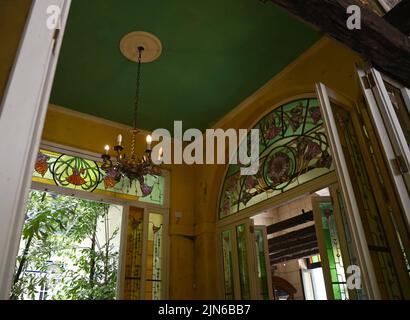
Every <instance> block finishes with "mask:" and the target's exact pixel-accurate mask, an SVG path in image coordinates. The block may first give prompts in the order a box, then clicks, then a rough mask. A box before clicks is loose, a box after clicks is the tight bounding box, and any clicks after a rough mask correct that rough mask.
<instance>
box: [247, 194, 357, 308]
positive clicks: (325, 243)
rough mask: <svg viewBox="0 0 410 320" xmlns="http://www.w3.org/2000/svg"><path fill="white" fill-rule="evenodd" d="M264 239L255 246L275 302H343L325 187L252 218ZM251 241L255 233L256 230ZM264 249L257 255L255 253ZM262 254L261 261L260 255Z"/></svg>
mask: <svg viewBox="0 0 410 320" xmlns="http://www.w3.org/2000/svg"><path fill="white" fill-rule="evenodd" d="M251 219H252V220H253V225H254V228H255V231H258V230H261V231H263V232H260V235H261V236H262V235H264V236H265V237H266V241H265V246H264V247H262V246H258V245H257V250H258V252H260V254H258V255H257V260H258V262H257V265H258V269H260V267H259V266H260V265H262V264H264V261H262V260H265V265H266V269H267V277H269V276H270V278H271V279H270V280H271V281H265V282H264V281H261V283H263V284H268V285H270V286H271V287H272V296H273V299H275V300H327V299H337V300H346V299H348V298H349V294H348V290H347V287H346V275H345V269H344V264H343V259H342V251H341V241H340V236H339V233H340V232H338V229H337V227H336V221H335V215H334V209H333V204H332V201H331V197H330V189H329V188H325V189H322V190H320V191H317V192H314V193H312V194H305V195H303V196H300V197H298V198H295V199H293V200H291V201H288V202H286V203H282V204H280V205H278V206H275V207H273V208H270V209H267V210H264V211H263V212H261V213H258V214H256V215H254V216H253V217H252V218H251ZM255 238H256V243H259V242H260V241H258V232H256V237H255ZM262 248H264V250H263V253H262V252H261V251H262V250H261V249H262ZM263 255H264V257H263Z"/></svg>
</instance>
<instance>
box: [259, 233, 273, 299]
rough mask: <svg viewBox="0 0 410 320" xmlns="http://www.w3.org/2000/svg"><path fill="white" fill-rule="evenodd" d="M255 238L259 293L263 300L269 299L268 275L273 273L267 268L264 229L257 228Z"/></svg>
mask: <svg viewBox="0 0 410 320" xmlns="http://www.w3.org/2000/svg"><path fill="white" fill-rule="evenodd" d="M255 240H256V252H257V260H258V261H257V262H258V279H259V284H260V285H259V287H260V293H259V295H260V297H261V298H262V299H263V300H269V288H268V285H269V282H268V277H270V276H271V273H270V270H266V259H265V238H264V233H263V230H262V229H259V228H255Z"/></svg>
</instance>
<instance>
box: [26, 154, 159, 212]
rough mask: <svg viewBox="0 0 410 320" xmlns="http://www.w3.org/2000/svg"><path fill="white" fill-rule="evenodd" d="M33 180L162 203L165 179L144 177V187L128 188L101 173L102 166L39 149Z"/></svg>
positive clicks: (111, 195)
mask: <svg viewBox="0 0 410 320" xmlns="http://www.w3.org/2000/svg"><path fill="white" fill-rule="evenodd" d="M32 180H33V181H36V182H40V183H44V184H50V185H57V186H59V187H63V188H69V189H75V190H81V191H87V192H93V193H98V194H104V195H108V196H110V197H112V198H124V199H129V200H138V201H141V202H148V203H155V204H159V205H162V204H163V203H164V188H165V184H164V182H165V180H164V177H162V176H160V177H155V176H151V175H147V176H145V177H144V184H143V185H141V184H140V183H135V184H133V185H132V186H130V184H129V181H128V180H127V179H126V178H123V179H121V180H120V181H117V180H115V179H113V177H111V176H110V175H109V174H106V173H105V172H104V171H103V170H101V163H100V162H96V161H93V160H89V159H84V158H79V157H75V156H70V155H66V154H61V153H57V152H51V151H48V150H40V152H39V154H38V156H37V160H36V163H35V167H34V172H33V178H32Z"/></svg>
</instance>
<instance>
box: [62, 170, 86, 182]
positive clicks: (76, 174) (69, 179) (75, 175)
mask: <svg viewBox="0 0 410 320" xmlns="http://www.w3.org/2000/svg"><path fill="white" fill-rule="evenodd" d="M81 174H84V169H81V170H80V171H78V170H77V169H74V170H73V174H72V175H71V176H69V177H67V178H66V180H67V182H69V183H71V184H72V185H75V186H82V185H84V184H86V183H87V181H85V179H84V178H83V177H82V176H81Z"/></svg>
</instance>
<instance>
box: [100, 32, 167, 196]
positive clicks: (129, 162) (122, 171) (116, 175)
mask: <svg viewBox="0 0 410 320" xmlns="http://www.w3.org/2000/svg"><path fill="white" fill-rule="evenodd" d="M134 34H136V33H134ZM139 34H145V33H142V32H140V33H139ZM148 35H149V34H148ZM124 39H125V40H126V44H128V45H130V44H131V45H132V43H133V42H134V44H135V39H130V38H127V39H128V40H127V39H126V38H124ZM134 48H135V49H134V50H135V52H136V53H137V56H136V57H134V59H132V60H133V61H135V58H137V59H136V62H138V68H137V81H136V90H135V100H134V119H133V129H132V130H131V137H132V138H131V149H130V150H129V154H128V155H127V153H126V152H125V151H124V146H123V137H122V135H121V134H119V135H118V137H117V142H116V145H115V146H114V151H115V153H116V155H115V158H111V156H110V155H109V151H110V146H109V145H106V146H105V153H104V154H103V155H102V159H103V164H102V166H101V169H102V170H104V171H105V172H106V174H107V175H108V176H110V177H111V178H113V179H114V180H115V181H117V182H118V181H120V180H121V179H122V178H127V179H128V181H129V184H130V186H132V184H133V182H134V181H138V182H139V184H140V187H141V191H142V195H143V196H146V195H148V194H149V193H150V192H149V191H150V190H145V188H148V189H149V187H148V186H147V185H146V184H145V176H146V175H152V176H160V175H161V170H160V168H159V167H158V166H156V165H155V164H154V163H153V162H152V160H151V153H152V148H151V143H152V137H151V136H150V135H148V136H147V137H146V141H147V148H146V150H145V154H143V155H142V156H140V157H138V156H137V154H136V151H135V145H136V141H137V135H138V134H139V132H140V130H138V129H137V113H138V107H139V97H140V83H141V64H142V57H143V54H144V51H145V48H144V46H142V45H137V46H136V47H134ZM121 50H122V51H123V53H124V54H125V55H126V52H124V50H123V48H121ZM125 50H127V49H125ZM129 50H130V49H129V48H128V51H129ZM135 52H134V53H133V54H134V55H135ZM128 53H129V52H128ZM126 56H127V55H126ZM148 56H149V54H148ZM128 58H130V57H129V56H128ZM148 61H149V60H146V62H148ZM151 61H152V60H151ZM158 156H159V157H161V155H158Z"/></svg>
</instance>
